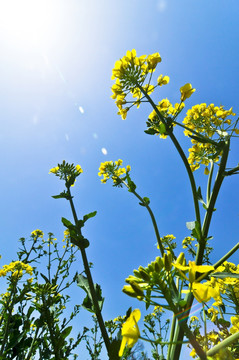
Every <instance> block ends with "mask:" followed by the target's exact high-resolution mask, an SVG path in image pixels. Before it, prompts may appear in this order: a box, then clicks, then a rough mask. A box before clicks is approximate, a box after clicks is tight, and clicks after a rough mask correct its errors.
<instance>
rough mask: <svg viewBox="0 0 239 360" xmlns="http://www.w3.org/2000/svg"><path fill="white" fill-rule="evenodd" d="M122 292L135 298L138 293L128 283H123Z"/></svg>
mask: <svg viewBox="0 0 239 360" xmlns="http://www.w3.org/2000/svg"><path fill="white" fill-rule="evenodd" d="M122 291H123V293H125V294H126V295H128V296H131V297H134V298H136V297H137V296H138V295H137V294H136V293H135V291H134V290H133V289H132V287H131V286H130V285H125V286H124V287H123V289H122Z"/></svg>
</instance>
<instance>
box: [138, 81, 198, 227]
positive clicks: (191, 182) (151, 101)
mask: <svg viewBox="0 0 239 360" xmlns="http://www.w3.org/2000/svg"><path fill="white" fill-rule="evenodd" d="M137 86H138V87H139V89H140V90H141V91H142V93H143V94H144V96H145V97H146V98H147V100H148V102H149V103H150V104H151V106H152V107H153V109H154V110H155V112H156V114H157V115H158V117H159V119H160V120H161V121H162V123H163V124H164V125H165V126H166V131H167V132H168V135H169V137H170V138H171V140H172V142H173V144H174V146H175V147H176V149H177V150H178V153H179V155H180V157H181V159H182V161H183V163H184V165H185V168H186V170H187V173H188V177H189V180H190V184H191V189H192V193H193V201H194V209H195V216H196V220H197V221H198V223H199V224H200V227H201V218H200V210H199V203H198V198H197V188H196V183H195V179H194V176H193V173H192V170H191V168H190V166H189V163H188V160H187V158H186V156H185V154H184V151H183V149H182V148H181V146H180V144H179V142H178V140H177V139H176V137H175V136H174V134H173V132H172V131H171V130H170V129H169V128H168V125H167V123H166V122H165V120H164V117H163V116H162V115H161V113H160V111H159V110H158V108H157V106H156V105H155V103H154V102H153V100H152V99H151V97H150V96H149V95H148V94H147V92H146V91H145V90H144V88H143V87H142V86H141V85H140V84H137Z"/></svg>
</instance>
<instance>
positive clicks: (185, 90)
mask: <svg viewBox="0 0 239 360" xmlns="http://www.w3.org/2000/svg"><path fill="white" fill-rule="evenodd" d="M194 91H196V89H193V88H192V85H191V84H189V83H187V84H185V85H183V86H182V87H181V88H180V92H181V101H184V100H186V99H188V98H190V96H191V95H192V94H193V93H194Z"/></svg>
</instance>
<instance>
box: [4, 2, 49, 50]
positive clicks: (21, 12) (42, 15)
mask: <svg viewBox="0 0 239 360" xmlns="http://www.w3.org/2000/svg"><path fill="white" fill-rule="evenodd" d="M52 15H53V11H52V6H51V1H49V0H0V28H1V36H2V37H3V38H4V39H5V41H6V42H8V43H9V44H11V45H13V46H16V47H20V48H22V49H28V48H41V47H44V46H45V45H46V43H47V41H48V39H49V38H50V36H51V28H52V25H53V26H54V24H52Z"/></svg>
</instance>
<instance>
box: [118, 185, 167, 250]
mask: <svg viewBox="0 0 239 360" xmlns="http://www.w3.org/2000/svg"><path fill="white" fill-rule="evenodd" d="M122 182H123V184H124V185H125V186H126V187H127V189H128V190H130V192H132V194H134V195H135V196H136V197H137V198H138V199H139V200H140V202H141V203H142V204H144V206H145V207H146V209H147V210H148V212H149V215H150V217H151V220H152V223H153V227H154V232H155V235H156V239H157V242H158V246H159V249H160V252H161V255H162V256H163V254H164V248H163V244H162V242H161V238H160V234H159V230H158V225H157V222H156V220H155V217H154V214H153V212H152V210H151V208H150V206H149V205H148V204H147V203H146V202H145V201H144V199H143V198H142V197H141V196H140V195H139V194H138V193H137V192H136V191H135V190H132V189H130V187H129V185H128V184H127V183H126V182H125V181H122Z"/></svg>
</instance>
